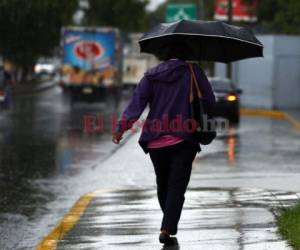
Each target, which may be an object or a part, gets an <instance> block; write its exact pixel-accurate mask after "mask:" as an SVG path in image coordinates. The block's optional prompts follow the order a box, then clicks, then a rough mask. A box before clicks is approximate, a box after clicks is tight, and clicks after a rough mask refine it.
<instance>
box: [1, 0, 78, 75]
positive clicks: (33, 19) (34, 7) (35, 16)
mask: <svg viewBox="0 0 300 250" xmlns="http://www.w3.org/2000/svg"><path fill="white" fill-rule="evenodd" d="M77 5H78V3H77V0H42V1H41V0H26V1H23V0H0V30H1V36H0V54H1V55H2V56H3V58H4V59H9V60H11V61H13V62H15V63H16V64H17V65H18V66H19V67H21V68H22V70H23V72H24V77H26V73H28V72H29V71H30V70H31V69H32V66H33V64H34V63H35V61H36V60H37V58H38V57H40V56H49V55H51V53H52V52H53V49H54V48H55V47H57V46H58V45H59V39H60V29H61V27H62V26H63V25H66V24H69V23H70V22H71V21H72V17H73V13H74V12H75V10H76V9H77Z"/></svg>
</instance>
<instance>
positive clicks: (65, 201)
mask: <svg viewBox="0 0 300 250" xmlns="http://www.w3.org/2000/svg"><path fill="white" fill-rule="evenodd" d="M124 101H126V98H124ZM124 101H122V102H121V105H120V106H121V107H123V106H124ZM113 106H114V104H113V103H110V104H109V105H103V104H93V105H77V106H75V107H73V108H71V107H70V106H69V105H68V104H66V103H64V100H63V98H62V94H61V90H60V89H59V88H58V87H56V88H53V89H51V90H48V91H46V92H42V93H40V94H37V95H34V96H24V97H22V98H19V99H18V100H16V102H15V107H14V109H13V110H11V111H9V112H1V113H0V133H1V134H0V152H1V154H0V165H1V170H0V180H1V181H0V190H1V191H0V192H1V196H0V205H1V206H0V207H1V208H0V209H1V210H0V237H1V247H2V248H1V250H2V249H34V247H35V246H36V245H37V244H38V242H39V240H40V239H41V238H42V236H44V235H46V234H47V233H49V231H50V230H51V229H52V228H53V227H54V225H56V224H57V222H58V221H59V219H60V218H61V217H62V215H63V214H64V213H65V212H67V211H68V209H69V208H70V207H71V206H72V205H73V203H74V202H75V201H76V200H77V199H78V198H79V197H80V196H81V195H82V194H84V193H86V192H89V191H93V190H96V189H99V188H104V187H110V188H116V187H118V188H120V187H122V186H124V187H128V186H134V187H139V188H145V187H148V188H152V189H154V188H155V186H154V183H155V178H154V173H153V169H152V166H151V163H150V161H149V158H148V157H147V156H146V157H145V155H144V154H143V152H142V151H141V149H139V148H138V146H136V147H132V146H131V147H125V145H129V144H130V145H132V144H136V140H137V136H138V135H136V134H135V135H134V136H131V137H130V138H129V139H128V140H127V141H126V139H125V142H124V143H123V144H122V145H121V146H115V145H112V143H111V142H110V129H109V124H107V130H106V132H104V133H94V134H87V133H85V132H84V131H83V116H84V115H87V114H88V115H97V114H98V113H99V111H100V112H103V114H104V117H106V118H105V119H104V120H105V121H107V122H108V123H109V122H110V118H109V117H110V116H111V115H112V114H113V113H115V112H116V113H118V112H117V110H115V109H114V108H112V107H113ZM133 148H134V149H133ZM132 150H134V152H132ZM299 151H300V141H299V135H298V134H297V132H295V131H294V130H293V129H292V128H291V127H290V126H289V125H288V124H287V123H285V122H283V121H277V120H271V119H269V118H256V117H243V118H242V121H241V124H240V126H239V127H232V128H231V129H230V130H229V131H228V133H226V134H224V135H222V136H220V137H219V138H218V140H216V142H215V143H214V144H212V145H210V146H208V147H205V148H204V150H203V152H202V153H201V154H199V155H198V156H197V158H196V160H195V162H194V168H193V173H192V178H191V182H190V187H218V188H221V189H222V188H228V187H246V188H267V189H281V190H294V191H297V190H300V185H299V181H298V180H299V178H300V168H299V163H300V155H299ZM114 152H117V154H116V155H117V157H109V156H110V155H112V156H114V154H113V153H114ZM108 157H109V158H108Z"/></svg>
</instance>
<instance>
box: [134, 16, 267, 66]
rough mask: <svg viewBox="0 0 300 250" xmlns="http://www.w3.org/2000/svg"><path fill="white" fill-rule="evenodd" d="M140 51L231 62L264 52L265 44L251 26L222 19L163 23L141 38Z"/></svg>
mask: <svg viewBox="0 0 300 250" xmlns="http://www.w3.org/2000/svg"><path fill="white" fill-rule="evenodd" d="M139 44H140V48H141V52H145V53H150V54H154V55H156V56H158V57H159V58H163V57H164V56H165V57H166V59H168V58H170V57H179V58H182V59H184V60H191V61H201V60H204V61H216V62H224V63H229V62H233V61H237V60H241V59H246V58H251V57H262V56H263V45H262V44H261V43H260V41H259V40H258V39H257V38H256V37H255V36H254V34H253V33H252V31H251V30H249V29H247V28H243V27H237V26H233V25H229V24H226V23H224V22H219V21H188V20H181V21H177V22H173V23H161V24H159V25H158V26H155V27H154V28H153V29H152V30H150V31H149V32H147V33H145V34H144V35H143V36H142V38H141V39H140V40H139Z"/></svg>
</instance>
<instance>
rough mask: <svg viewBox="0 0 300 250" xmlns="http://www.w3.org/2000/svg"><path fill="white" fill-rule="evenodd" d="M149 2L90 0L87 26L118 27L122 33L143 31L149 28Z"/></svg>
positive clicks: (136, 0)
mask: <svg viewBox="0 0 300 250" xmlns="http://www.w3.org/2000/svg"><path fill="white" fill-rule="evenodd" d="M147 4H148V0H113V1H112V0H89V8H88V10H87V11H86V23H87V25H95V26H96V25H97V26H110V27H118V28H120V29H121V30H122V31H127V32H136V31H143V30H144V29H145V28H146V27H147V22H148V19H147V13H146V6H147Z"/></svg>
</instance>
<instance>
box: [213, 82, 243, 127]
mask: <svg viewBox="0 0 300 250" xmlns="http://www.w3.org/2000/svg"><path fill="white" fill-rule="evenodd" d="M209 81H210V83H211V85H212V88H213V91H214V93H215V96H216V106H215V109H214V115H215V116H216V117H225V118H227V119H228V120H229V121H230V122H232V123H239V121H240V102H239V99H240V94H241V93H242V90H241V89H238V88H237V87H236V86H235V85H234V84H233V82H232V81H231V80H229V79H227V78H219V77H213V78H209Z"/></svg>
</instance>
